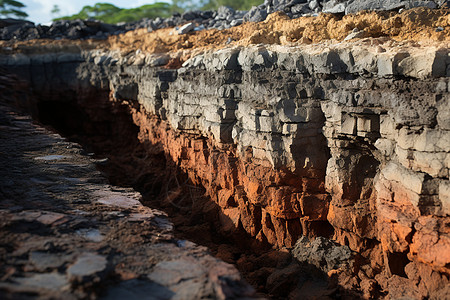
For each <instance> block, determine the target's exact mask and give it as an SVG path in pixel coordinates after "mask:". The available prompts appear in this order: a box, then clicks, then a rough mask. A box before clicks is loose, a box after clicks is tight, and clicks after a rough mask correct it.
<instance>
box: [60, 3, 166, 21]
mask: <svg viewBox="0 0 450 300" xmlns="http://www.w3.org/2000/svg"><path fill="white" fill-rule="evenodd" d="M171 14H172V6H171V5H170V4H168V3H164V2H157V3H155V4H147V5H143V6H140V7H136V8H130V9H123V8H119V7H117V6H115V5H112V4H109V3H97V4H95V5H94V6H89V5H87V6H85V7H83V8H82V9H81V11H80V12H79V13H77V14H75V15H72V16H65V17H61V18H56V19H53V20H54V21H56V20H76V19H89V18H92V19H96V20H99V21H102V22H105V23H109V24H115V23H119V22H132V21H137V20H140V19H143V18H151V19H154V18H157V17H169V16H170V15H171Z"/></svg>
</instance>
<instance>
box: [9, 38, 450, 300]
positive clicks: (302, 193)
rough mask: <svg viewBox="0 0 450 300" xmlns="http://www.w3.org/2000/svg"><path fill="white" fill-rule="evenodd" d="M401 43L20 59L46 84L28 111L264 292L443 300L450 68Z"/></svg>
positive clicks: (31, 80)
mask: <svg viewBox="0 0 450 300" xmlns="http://www.w3.org/2000/svg"><path fill="white" fill-rule="evenodd" d="M383 41H384V40H383V39H379V40H377V39H375V40H373V41H362V42H361V43H360V44H358V43H355V44H352V45H351V46H348V45H346V44H343V43H341V44H338V45H334V46H333V45H329V44H327V45H326V46H324V45H322V46H323V47H322V48H320V49H319V50H317V47H316V46H314V45H313V46H301V47H298V48H291V47H280V46H276V45H274V46H262V45H258V46H249V47H231V48H228V49H223V50H220V51H210V52H205V53H203V54H199V55H198V56H195V57H193V58H191V59H189V60H188V61H186V62H185V63H184V64H183V65H182V66H179V65H177V66H176V67H177V68H178V69H173V68H171V67H174V66H172V65H170V67H168V66H166V67H160V66H158V64H157V62H155V61H159V60H160V58H161V57H160V56H158V55H156V56H152V55H149V56H148V57H146V56H145V55H144V56H142V55H143V54H142V53H138V52H136V53H134V52H133V53H131V54H120V53H118V52H114V51H110V52H107V51H106V52H105V51H102V50H93V51H81V52H76V53H67V52H62V53H59V52H58V51H63V50H61V49H59V50H58V49H56V50H55V51H56V53H51V54H41V53H40V52H38V53H34V54H33V53H30V54H27V55H24V54H18V55H16V56H13V57H12V58H11V57H6V58H5V59H4V60H2V61H3V63H2V64H3V65H4V66H5V67H6V68H7V69H8V72H9V73H13V74H17V75H18V76H19V77H20V78H22V80H24V82H26V84H28V86H27V87H22V88H21V89H22V90H29V91H30V95H29V96H28V98H26V97H19V99H21V100H20V101H19V102H20V103H18V106H19V107H22V108H23V109H24V110H27V111H29V112H31V114H32V115H33V116H35V118H36V119H37V120H38V121H39V122H41V123H43V124H46V125H48V126H51V127H52V128H54V129H56V130H57V131H58V132H60V133H61V134H62V135H64V136H65V137H67V138H69V139H70V140H73V141H76V142H78V143H80V144H81V145H83V147H84V149H85V152H86V154H87V155H92V156H95V157H96V158H97V164H98V168H99V169H100V170H102V171H103V172H104V173H105V174H106V176H107V177H108V178H109V180H110V182H111V183H112V184H114V185H118V186H127V187H133V188H134V189H136V190H137V191H139V192H140V193H141V194H142V196H143V201H144V203H145V204H146V205H148V206H150V207H156V208H161V209H163V210H165V211H166V212H168V214H169V216H170V217H171V218H172V221H173V223H174V224H175V226H176V228H177V231H178V234H180V236H182V237H183V238H184V239H188V240H192V241H194V242H196V243H198V244H201V245H205V246H207V247H208V248H209V249H211V251H212V252H213V253H215V255H216V256H217V257H219V258H221V259H222V260H224V261H226V262H230V263H233V264H235V265H236V266H237V267H238V268H239V270H240V271H241V272H242V273H243V274H245V276H246V278H247V280H248V281H249V283H251V284H252V285H253V286H254V287H256V289H257V290H258V291H259V292H261V293H262V294H263V295H266V296H269V297H273V298H277V297H278V298H285V297H288V296H289V297H291V298H294V299H295V298H296V297H297V298H298V297H300V296H302V297H305V298H307V296H311V297H313V296H316V297H318V296H327V297H332V298H339V297H343V296H345V295H351V296H352V297H357V296H361V297H365V298H374V297H380V296H387V297H391V298H399V297H403V296H405V297H406V296H407V297H412V298H414V297H416V298H417V297H419V298H420V297H428V298H433V297H434V298H439V297H440V296H439V295H444V294H446V293H447V290H446V288H447V287H448V282H449V281H448V274H449V271H448V265H449V262H450V257H449V256H448V255H447V254H446V253H448V251H447V250H448V245H450V242H449V241H450V239H449V236H450V233H449V228H450V227H449V221H448V212H449V210H448V209H449V206H448V203H449V202H448V200H446V199H448V191H449V185H448V182H449V181H448V169H449V167H448V158H447V157H448V153H449V151H450V150H449V148H448V147H449V146H448V132H450V124H449V123H448V115H449V113H448V107H449V103H450V102H449V101H450V97H449V89H450V84H449V79H448V77H446V76H447V75H446V72H447V71H446V70H447V69H449V68H448V67H449V66H450V60H449V56H448V51H447V50H442V49H437V48H427V47H424V49H422V48H420V47H421V46H420V45H419V46H414V47H411V48H407V47H404V48H402V49H403V50H402V51H404V52H402V53H399V52H398V51H399V50H398V49H397V48H395V47H392V48H389V47H390V46H386V48H387V50H384V49H382V50H384V51H382V50H379V48H380V46H379V45H380V44H382V43H383ZM406 51H407V52H406ZM356 58H358V59H356ZM2 61H1V60H0V62H2ZM2 64H0V65H2ZM155 64H156V65H155ZM443 66H446V68H444V67H443ZM25 98H26V99H25ZM304 237H306V238H304ZM316 237H319V238H317V239H315V240H314V238H316ZM308 238H309V239H310V241H311V242H310V241H308ZM327 238H328V239H327ZM330 240H333V241H334V242H331V241H330ZM272 247H273V248H272ZM273 249H276V250H273ZM292 255H294V256H295V258H296V259H294V258H293V257H292ZM297 261H301V262H302V263H301V264H299V263H298V262H297Z"/></svg>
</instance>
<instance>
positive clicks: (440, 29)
mask: <svg viewBox="0 0 450 300" xmlns="http://www.w3.org/2000/svg"><path fill="white" fill-rule="evenodd" d="M441 31H444V28H443V27H440V26H439V27H438V28H436V32H441Z"/></svg>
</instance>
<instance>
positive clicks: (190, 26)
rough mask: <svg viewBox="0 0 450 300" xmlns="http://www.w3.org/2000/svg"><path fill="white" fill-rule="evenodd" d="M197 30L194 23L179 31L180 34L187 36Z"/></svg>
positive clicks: (182, 27) (184, 26)
mask: <svg viewBox="0 0 450 300" xmlns="http://www.w3.org/2000/svg"><path fill="white" fill-rule="evenodd" d="M194 29H195V25H194V23H187V24H185V25H183V26H181V27H180V28H178V29H177V33H178V34H186V33H188V32H190V31H192V30H194Z"/></svg>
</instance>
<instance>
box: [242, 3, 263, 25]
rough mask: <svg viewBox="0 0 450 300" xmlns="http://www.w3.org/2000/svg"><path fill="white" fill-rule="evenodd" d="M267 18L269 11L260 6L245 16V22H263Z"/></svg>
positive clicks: (254, 7) (253, 8)
mask: <svg viewBox="0 0 450 300" xmlns="http://www.w3.org/2000/svg"><path fill="white" fill-rule="evenodd" d="M266 18H267V11H266V10H265V9H262V8H260V7H259V6H253V7H252V8H251V9H250V10H249V11H248V13H246V14H245V16H244V22H261V21H264V20H265V19H266Z"/></svg>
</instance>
